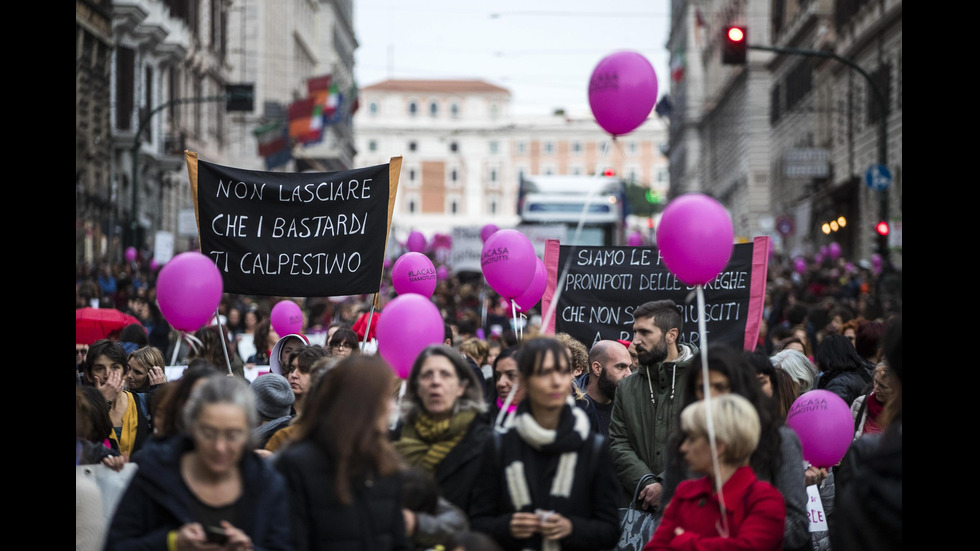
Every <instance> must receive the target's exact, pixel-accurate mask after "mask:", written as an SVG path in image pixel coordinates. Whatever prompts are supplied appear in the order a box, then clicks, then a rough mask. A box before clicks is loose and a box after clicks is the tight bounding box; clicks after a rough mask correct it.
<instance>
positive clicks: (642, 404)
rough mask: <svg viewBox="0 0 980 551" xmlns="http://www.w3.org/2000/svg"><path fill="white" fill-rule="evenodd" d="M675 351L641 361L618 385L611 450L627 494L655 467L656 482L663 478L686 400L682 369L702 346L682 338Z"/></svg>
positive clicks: (631, 492) (630, 493)
mask: <svg viewBox="0 0 980 551" xmlns="http://www.w3.org/2000/svg"><path fill="white" fill-rule="evenodd" d="M677 351H678V354H679V355H678V357H677V359H676V360H674V361H664V362H661V363H659V364H656V365H652V366H651V365H644V366H641V367H640V369H639V371H637V372H636V373H634V374H633V375H632V376H630V377H626V378H624V379H623V380H621V381H620V382H619V385H618V386H617V387H616V399H615V400H613V410H612V415H611V417H610V420H609V451H610V453H611V455H612V461H613V465H614V466H615V467H616V475H617V476H618V477H619V482H620V484H622V486H623V492H624V495H628V496H630V497H629V499H632V496H633V492H634V491H635V490H636V484H637V483H638V482H639V481H640V478H641V477H642V476H643V475H645V474H647V473H653V474H654V475H656V477H657V481H658V482H660V481H662V480H663V474H664V470H665V462H664V452H665V451H666V446H667V437H668V436H669V434H670V429H671V425H672V424H673V422H674V420H675V419H678V418H679V411H678V410H679V408H680V407H681V402H682V401H683V400H682V399H681V397H682V396H683V393H684V388H683V379H684V370H685V369H687V367H688V366H689V365H691V363H692V362H693V360H694V358H695V357H697V354H698V347H697V346H695V345H693V344H690V343H678V344H677ZM627 501H628V500H627Z"/></svg>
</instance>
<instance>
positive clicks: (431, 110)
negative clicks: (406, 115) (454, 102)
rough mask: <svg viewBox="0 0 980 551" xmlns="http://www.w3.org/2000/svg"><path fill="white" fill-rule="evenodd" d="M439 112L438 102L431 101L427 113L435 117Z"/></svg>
mask: <svg viewBox="0 0 980 551" xmlns="http://www.w3.org/2000/svg"><path fill="white" fill-rule="evenodd" d="M438 114H439V104H438V103H436V102H432V103H430V104H429V115H430V116H433V117H435V116H436V115H438Z"/></svg>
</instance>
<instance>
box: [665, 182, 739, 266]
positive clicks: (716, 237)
mask: <svg viewBox="0 0 980 551" xmlns="http://www.w3.org/2000/svg"><path fill="white" fill-rule="evenodd" d="M657 246H658V247H659V248H660V255H661V256H662V257H663V259H664V264H666V265H667V269H668V270H670V272H671V273H672V274H674V275H676V276H677V279H680V280H681V281H683V282H684V283H686V284H688V285H704V284H705V283H708V282H709V281H711V280H713V279H715V278H716V277H718V274H720V273H721V271H722V270H723V269H724V268H725V266H726V265H727V264H728V261H729V259H730V258H731V256H732V249H733V248H734V247H735V230H734V228H733V226H732V219H731V217H730V216H729V215H728V211H726V210H725V207H724V206H723V205H722V204H721V203H719V202H718V201H717V200H715V199H713V198H711V197H708V196H707V195H704V194H702V193H686V194H684V195H681V196H680V197H678V198H676V199H674V200H672V201H671V202H670V203H668V204H667V208H665V209H664V212H663V216H662V217H661V218H660V225H659V226H658V227H657Z"/></svg>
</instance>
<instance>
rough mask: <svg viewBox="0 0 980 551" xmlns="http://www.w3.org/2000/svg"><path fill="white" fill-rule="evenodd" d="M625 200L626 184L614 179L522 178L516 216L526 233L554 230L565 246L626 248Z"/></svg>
mask: <svg viewBox="0 0 980 551" xmlns="http://www.w3.org/2000/svg"><path fill="white" fill-rule="evenodd" d="M625 198H626V184H625V182H623V181H622V180H620V179H619V178H616V177H614V176H568V175H562V176H556V175H537V176H525V175H522V176H521V181H520V187H519V188H518V199H517V214H518V216H519V217H520V223H521V226H522V229H524V230H525V233H536V234H538V235H539V234H540V233H541V232H540V231H537V232H535V229H536V228H538V229H544V228H551V230H546V233H547V231H551V233H554V234H555V235H551V236H550V238H553V239H560V240H561V242H562V245H576V246H609V245H623V244H624V243H625V239H626V238H625V235H624V234H625V219H626V211H625V209H626V205H625ZM586 202H587V203H588V208H587V209H586ZM583 219H584V220H583ZM580 221H581V223H582V230H581V233H579V234H578V239H575V236H576V232H577V231H578V227H579V223H580ZM532 241H533V239H532ZM536 248H537V247H536Z"/></svg>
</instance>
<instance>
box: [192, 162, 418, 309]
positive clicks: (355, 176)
mask: <svg viewBox="0 0 980 551" xmlns="http://www.w3.org/2000/svg"><path fill="white" fill-rule="evenodd" d="M399 161H400V159H399ZM399 166H400V165H399ZM197 172H198V174H197V187H196V206H197V220H198V229H199V232H200V236H201V252H202V253H203V254H205V255H207V256H208V257H209V258H211V259H213V260H214V263H215V265H217V267H218V269H219V270H220V271H221V275H222V278H223V280H224V291H225V292H226V293H240V294H249V295H263V296H303V297H325V296H340V295H354V294H370V293H375V292H377V291H378V289H379V288H380V282H381V273H382V269H383V265H384V252H385V242H386V239H387V236H388V227H389V224H390V222H389V217H390V212H389V202H390V198H391V197H393V196H394V194H393V193H391V194H389V192H390V191H393V189H389V188H390V187H391V188H394V187H397V178H396V179H395V183H394V186H389V180H390V176H389V165H388V164H383V165H377V166H371V167H366V168H358V169H354V170H345V171H337V172H304V173H287V172H262V171H255V170H244V169H239V168H233V167H227V166H220V165H216V164H212V163H207V162H204V161H197ZM193 180H194V178H193V177H192V183H193ZM193 189H194V187H193V186H192V190H193Z"/></svg>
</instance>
